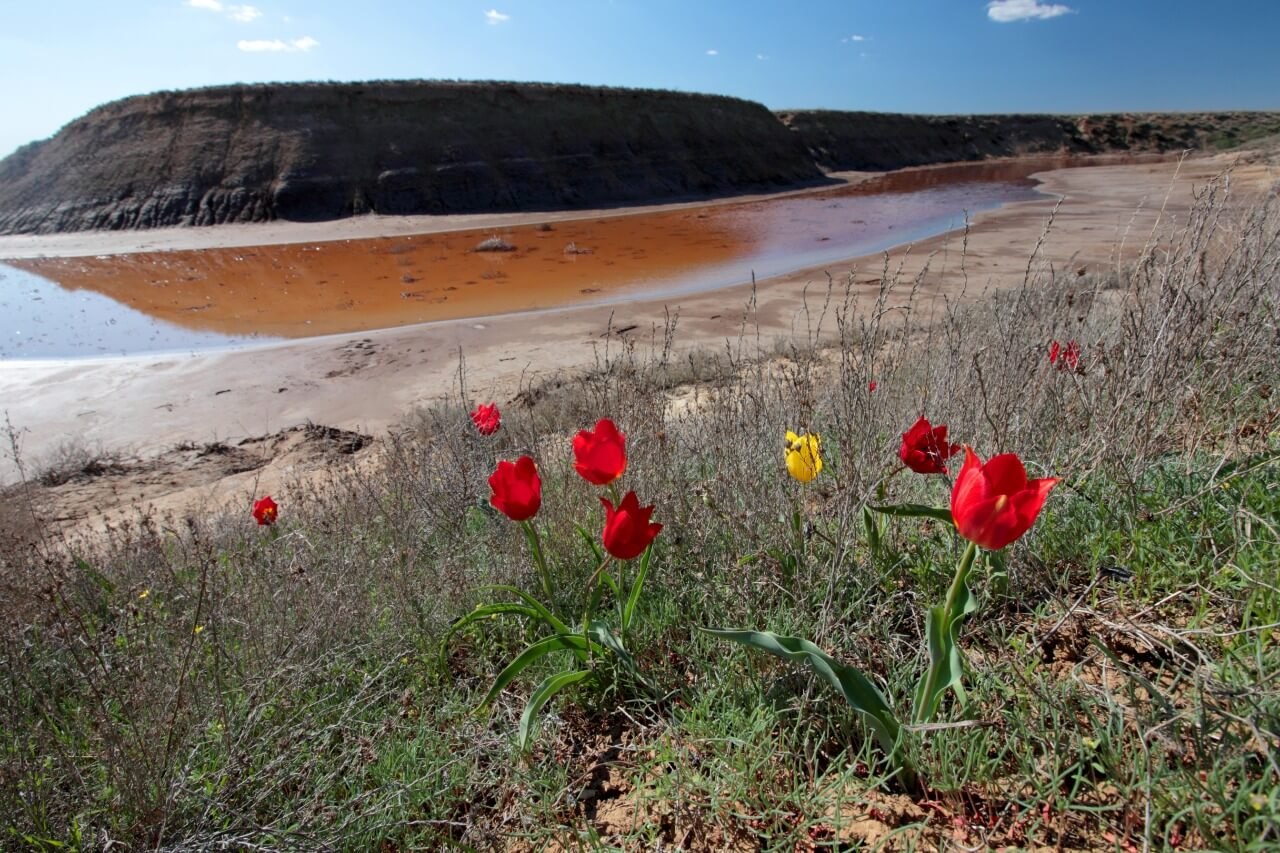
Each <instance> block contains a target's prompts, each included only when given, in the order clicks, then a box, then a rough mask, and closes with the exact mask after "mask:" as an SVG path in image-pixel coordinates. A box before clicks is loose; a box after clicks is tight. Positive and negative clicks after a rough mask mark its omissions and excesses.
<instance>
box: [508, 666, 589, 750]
mask: <svg viewBox="0 0 1280 853" xmlns="http://www.w3.org/2000/svg"><path fill="white" fill-rule="evenodd" d="M590 677H591V670H589V669H569V670H565V671H564V672H557V673H556V674H555V675H551V676H548V677H547V679H546V680H545V681H543V682H542V683H541V684H539V685H538V686H537V687H536V688H535V689H534V691H533V694H532V695H531V696H530V697H529V702H528V704H527V705H525V706H524V713H523V714H521V715H520V728H519V730H518V731H517V732H516V744H517V745H518V746H519V748H520V751H521V752H523V751H525V750H526V749H528V748H529V736H530V734H531V733H532V729H533V718H534V717H536V716H537V715H538V712H539V711H541V710H542V706H543V705H546V704H547V701H548V700H550V699H551V697H552V696H555V695H556V694H557V693H559V692H560V691H561V690H563V689H565V688H566V687H569V686H571V685H574V684H577V683H578V682H579V681H582V680H584V679H586V678H590Z"/></svg>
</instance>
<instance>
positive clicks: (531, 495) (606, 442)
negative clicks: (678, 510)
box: [489, 418, 662, 560]
mask: <svg viewBox="0 0 1280 853" xmlns="http://www.w3.org/2000/svg"><path fill="white" fill-rule="evenodd" d="M573 457H574V462H573V467H574V470H575V471H577V472H578V474H579V476H581V477H582V479H584V480H586V481H587V482H588V483H592V484H594V485H597V486H608V485H610V484H612V483H613V482H614V481H615V480H617V479H618V478H619V477H621V476H622V474H623V472H624V471H626V470H627V437H626V436H625V435H624V434H623V433H621V432H619V431H618V427H617V425H616V424H614V422H613V421H611V420H610V419H608V418H601V419H600V420H599V421H598V422H597V423H596V426H595V429H594V430H585V429H584V430H581V431H580V432H579V433H578V434H577V435H575V436H574V438H573ZM489 488H490V489H491V490H492V492H493V495H492V497H490V499H489V502H490V503H491V504H492V505H493V507H494V509H497V510H498V511H499V512H501V513H502V514H503V515H505V516H507V517H508V518H510V519H511V520H512V521H528V520H529V519H531V518H533V516H534V515H536V514H537V512H538V509H539V507H540V506H541V505H542V481H541V479H540V478H539V477H538V467H537V465H536V464H535V463H534V461H533V459H532V458H531V457H529V456H521V457H520V458H519V459H517V460H516V461H515V462H505V461H504V462H499V463H498V468H497V470H496V471H494V472H493V475H492V476H490V477H489ZM600 503H601V504H602V505H603V506H604V512H605V522H604V529H603V531H602V533H601V535H600V538H601V541H602V542H603V543H604V549H605V550H606V551H608V552H609V554H611V555H612V556H614V557H616V558H617V559H619V560H631V559H634V558H636V557H638V556H640V554H642V553H644V550H645V549H646V548H648V547H649V546H650V545H651V544H652V543H653V540H654V539H655V538H657V536H658V533H659V531H661V530H662V525H661V524H655V523H653V522H651V521H650V520H649V519H650V518H651V517H652V515H653V506H652V505H651V506H646V507H642V506H640V501H639V499H638V498H637V497H636V493H635V492H627V493H626V495H624V496H623V498H622V500H620V501H619V502H618V504H617V506H614V504H613V502H612V501H610V500H609V499H608V498H605V497H601V498H600Z"/></svg>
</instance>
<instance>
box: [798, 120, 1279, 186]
mask: <svg viewBox="0 0 1280 853" xmlns="http://www.w3.org/2000/svg"><path fill="white" fill-rule="evenodd" d="M778 117H779V119H781V120H782V122H783V124H785V125H786V126H787V127H789V128H791V130H792V131H793V132H795V133H796V135H798V136H799V137H800V138H801V139H803V140H804V143H805V146H806V147H807V148H808V149H809V151H810V153H811V154H812V155H813V158H814V160H815V161H816V162H817V163H818V164H819V165H821V166H822V167H823V168H824V169H828V170H834V171H841V170H869V171H879V170H886V169H901V168H905V167H907V166H924V165H928V164H930V163H951V162H963V161H967V160H982V159H986V158H988V157H1010V156H1017V155H1021V154H1047V153H1063V154H1103V153H1116V152H1132V153H1154V152H1169V151H1181V150H1185V149H1193V150H1217V149H1224V148H1231V147H1234V146H1236V145H1239V144H1241V143H1243V142H1246V141H1248V140H1250V139H1254V138H1258V137H1261V136H1266V135H1269V134H1275V133H1280V113H1254V112H1222V113H1166V114H1157V113H1133V114H1105V115H1084V116H1058V115H975V116H924V115H899V114H894V113H866V112H837V111H833V110H793V111H789V112H781V113H778Z"/></svg>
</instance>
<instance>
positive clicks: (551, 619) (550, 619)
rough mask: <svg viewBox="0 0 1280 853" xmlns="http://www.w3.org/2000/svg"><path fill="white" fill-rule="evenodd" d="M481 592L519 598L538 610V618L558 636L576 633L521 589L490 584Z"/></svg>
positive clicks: (483, 587) (480, 589) (481, 589)
mask: <svg viewBox="0 0 1280 853" xmlns="http://www.w3.org/2000/svg"><path fill="white" fill-rule="evenodd" d="M479 591H480V592H505V593H507V594H508V595H514V596H516V597H517V598H519V599H521V600H522V601H524V603H525V604H527V605H529V606H530V607H532V608H533V609H534V610H536V611H537V612H538V618H539V619H541V620H542V621H543V622H546V623H547V625H548V626H549V627H550V628H551V630H553V631H555V632H556V633H557V634H572V633H574V632H573V631H571V630H569V626H568V625H566V624H564V622H562V621H560V620H559V619H558V618H556V615H555V614H554V613H552V612H551V611H550V610H548V609H547V606H546V605H545V604H543V603H542V602H541V601H538V599H536V598H534V597H533V596H532V595H530V594H529V593H527V592H525V591H524V590H522V589H520V588H519V587H515V586H509V585H507V584H488V585H487V586H482V587H480V588H479Z"/></svg>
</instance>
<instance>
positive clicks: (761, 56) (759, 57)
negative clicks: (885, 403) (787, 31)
mask: <svg viewBox="0 0 1280 853" xmlns="http://www.w3.org/2000/svg"><path fill="white" fill-rule="evenodd" d="M768 58H769V57H767V56H765V55H764V54H763V53H757V54H756V59H758V60H760V61H761V62H764V61H766V60H767V59H768Z"/></svg>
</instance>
